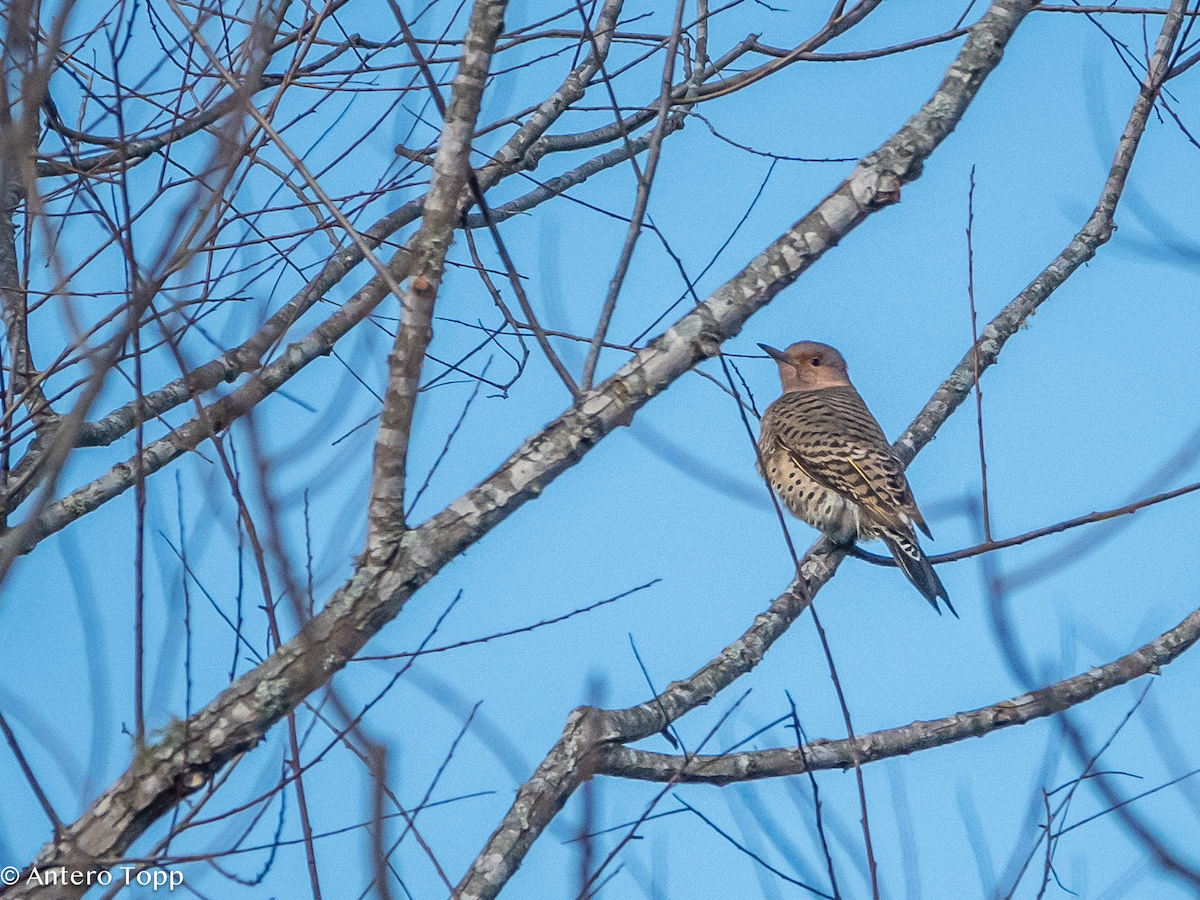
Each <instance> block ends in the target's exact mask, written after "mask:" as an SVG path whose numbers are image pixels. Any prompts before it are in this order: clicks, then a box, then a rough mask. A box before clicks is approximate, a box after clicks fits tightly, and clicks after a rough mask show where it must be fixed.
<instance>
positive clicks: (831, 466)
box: [758, 341, 958, 618]
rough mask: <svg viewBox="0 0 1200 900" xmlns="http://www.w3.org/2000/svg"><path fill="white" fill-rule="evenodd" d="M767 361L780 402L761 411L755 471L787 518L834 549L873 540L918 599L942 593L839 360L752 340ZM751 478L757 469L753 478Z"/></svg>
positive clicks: (904, 485)
mask: <svg viewBox="0 0 1200 900" xmlns="http://www.w3.org/2000/svg"><path fill="white" fill-rule="evenodd" d="M758 346H760V347H762V348H763V350H765V351H766V352H767V353H768V354H769V355H770V356H772V357H773V358H774V359H775V361H776V362H777V363H779V378H780V380H781V381H782V382H783V396H782V397H780V398H779V399H778V400H776V401H775V402H774V403H772V404H771V405H770V406H768V407H767V411H766V413H765V414H764V415H763V418H762V432H761V435H760V436H759V439H758V451H759V456H760V459H761V463H760V465H761V466H762V467H765V468H766V475H767V478H768V479H769V481H770V483H771V487H772V488H773V489H774V490H775V493H777V494H778V495H779V499H781V500H782V501H783V502H784V504H785V505H786V506H787V508H788V509H789V510H790V511H791V512H792V514H793V515H795V516H796V517H797V518H800V519H802V520H804V521H805V522H807V523H808V524H809V525H812V526H813V527H814V528H817V529H820V530H821V531H823V532H824V533H825V535H826V536H827V537H828V538H829V539H830V540H832V541H834V542H835V543H838V544H853V543H854V542H855V541H856V540H873V539H876V538H878V539H880V540H882V541H883V542H884V543H885V544H887V548H888V550H890V551H891V552H892V556H893V557H895V559H896V564H897V565H898V566H899V567H900V570H901V571H902V572H904V574H905V575H907V576H908V580H909V581H911V582H912V583H913V584H914V585H915V586H916V588H917V590H919V591H920V592H921V593H922V594H924V595H925V598H926V599H927V600H928V601H929V602H930V603H932V604H933V608H934V609H936V610H937V611H938V613H939V614H941V609H939V608H938V602H937V601H938V597H941V598H942V599H943V600H945V601H946V606H947V608H948V609H949V610H950V612H952V613H954V616H955V617H956V618H957V617H958V613H956V612H954V607H953V606H951V605H950V597H949V596H948V595H947V593H946V588H945V587H943V586H942V582H941V580H940V579H939V578H938V577H937V573H936V572H934V571H933V566H932V565H930V562H929V560H928V559H927V558H926V557H925V554H924V553H923V552H922V551H921V547H920V545H919V544H918V543H917V534H916V531H915V530H914V529H913V526H914V525H915V526H916V527H917V528H920V529H921V530H922V531H923V532H925V534H926V536H928V537H933V535H932V534H930V533H929V526H927V525H926V524H925V520H924V518H922V517H921V511H920V510H919V509H917V504H916V501H915V500H913V495H912V490H911V489H910V488H909V486H908V479H906V478H905V477H904V466H903V465H901V463H900V460H898V459H896V457H895V455H894V454H893V453H892V448H891V445H890V444H888V442H887V438H885V437H884V435H883V429H882V428H880V427H879V423H878V422H876V421H875V417H874V416H873V415H871V411H870V410H868V409H867V405H866V404H865V403H864V402H863V399H862V397H860V396H859V395H858V391H856V390H855V389H854V385H852V384H851V383H850V379H849V377H848V376H847V374H846V361H845V360H844V359H842V354H840V353H838V352H837V351H836V350H834V349H833V348H832V347H830V346H828V345H826V344H818V343H816V342H814V341H802V342H801V343H799V344H792V346H790V347H788V348H787V351H786V352H780V351H779V350H776V349H775V348H774V347H768V346H767V345H766V344H759V345H758ZM760 474H761V472H760Z"/></svg>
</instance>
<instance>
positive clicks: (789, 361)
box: [758, 341, 850, 394]
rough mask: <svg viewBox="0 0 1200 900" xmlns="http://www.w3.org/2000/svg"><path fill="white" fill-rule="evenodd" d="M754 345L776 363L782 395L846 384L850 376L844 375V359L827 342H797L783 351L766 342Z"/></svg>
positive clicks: (848, 382)
mask: <svg viewBox="0 0 1200 900" xmlns="http://www.w3.org/2000/svg"><path fill="white" fill-rule="evenodd" d="M758 346H760V347H762V348H763V350H764V351H765V352H766V353H767V355H768V356H770V357H771V358H772V359H774V360H775V362H777V363H779V380H780V381H782V382H783V392H784V393H785V394H790V393H791V392H792V391H816V390H820V389H821V388H830V387H845V386H846V385H848V384H850V378H849V377H848V376H847V375H846V360H844V359H842V354H840V353H838V352H837V351H836V350H834V349H833V348H832V347H830V346H829V345H828V344H818V343H817V342H816V341H801V342H800V343H798V344H792V346H790V347H788V348H787V350H776V349H775V348H774V347H769V346H767V345H766V344H759V345H758Z"/></svg>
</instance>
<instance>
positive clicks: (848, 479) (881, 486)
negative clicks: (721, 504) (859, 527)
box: [775, 388, 928, 534]
mask: <svg viewBox="0 0 1200 900" xmlns="http://www.w3.org/2000/svg"><path fill="white" fill-rule="evenodd" d="M784 400H786V401H788V402H787V403H786V404H783V401H784ZM779 403H781V404H783V405H782V406H781V407H780V409H779V410H778V414H777V416H778V424H777V426H776V429H775V433H776V435H777V436H778V437H777V439H778V441H779V443H780V444H781V446H782V447H783V448H784V449H785V450H786V451H787V453H788V455H789V456H790V457H791V458H792V460H793V462H795V463H796V465H797V466H799V467H800V468H801V469H803V470H804V471H805V472H806V473H807V474H808V475H809V477H811V478H812V479H813V480H814V481H817V482H818V483H820V484H822V485H824V486H825V487H827V488H829V489H831V490H833V491H836V492H837V493H838V494H841V495H842V496H844V497H846V498H848V499H850V500H853V501H854V502H855V503H857V504H858V505H859V506H861V507H862V508H863V509H864V510H865V511H866V512H867V513H869V514H870V515H871V516H872V517H873V518H875V519H876V520H877V521H878V522H880V523H882V524H887V525H891V526H901V527H904V526H907V527H909V528H911V526H912V525H916V526H917V527H919V528H921V530H922V531H925V532H926V533H927V534H928V528H927V527H926V525H925V521H924V519H923V518H922V517H921V513H920V510H918V509H917V504H916V502H915V501H914V500H913V495H912V490H911V489H910V488H909V486H908V479H907V478H905V477H904V466H902V465H901V463H900V461H899V460H898V459H896V457H895V456H894V455H893V454H892V448H891V446H890V445H889V444H888V442H887V438H885V437H884V434H883V431H882V429H880V427H879V423H878V422H876V421H875V418H874V417H873V416H872V415H871V413H870V411H869V410H868V409H867V407H866V404H865V403H863V401H862V398H861V397H860V396H859V395H858V392H857V391H855V390H854V388H826V389H824V390H820V391H806V392H797V393H792V394H788V395H786V396H785V397H784V398H781V400H780V401H779Z"/></svg>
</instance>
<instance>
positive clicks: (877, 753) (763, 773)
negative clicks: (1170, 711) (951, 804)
mask: <svg viewBox="0 0 1200 900" xmlns="http://www.w3.org/2000/svg"><path fill="white" fill-rule="evenodd" d="M1197 639H1200V609H1198V610H1196V611H1194V612H1193V613H1191V615H1189V616H1188V617H1187V618H1186V619H1184V620H1183V621H1182V622H1180V623H1179V624H1178V625H1176V626H1175V627H1174V628H1172V629H1171V630H1170V631H1167V632H1165V633H1164V634H1161V635H1159V636H1158V637H1157V638H1155V639H1154V640H1152V641H1151V642H1150V643H1148V644H1145V645H1144V646H1142V647H1139V648H1138V649H1137V650H1134V651H1133V652H1132V653H1128V654H1126V655H1125V656H1122V657H1121V658H1120V659H1116V660H1113V661H1112V662H1110V663H1106V664H1105V665H1103V666H1094V667H1092V668H1091V669H1089V670H1088V671H1086V672H1083V673H1081V674H1079V675H1075V676H1073V677H1071V678H1067V679H1064V680H1063V681H1060V682H1057V683H1056V684H1052V685H1049V686H1048V687H1044V688H1041V689H1039V690H1036V691H1031V692H1030V693H1028V694H1023V695H1021V696H1020V697H1014V698H1013V699H1011V700H1001V701H1000V702H998V703H994V704H992V705H991V706H985V707H983V708H982V709H975V710H971V711H970V712H961V713H955V714H954V715H952V716H948V717H946V718H944V719H935V720H933V721H930V722H913V723H911V724H909V725H904V726H902V727H900V728H888V729H886V730H884V731H876V732H873V733H871V734H864V735H859V736H858V738H857V739H856V741H854V742H851V741H850V740H838V741H826V740H817V741H811V742H810V743H808V744H805V745H804V746H803V747H790V748H785V749H777V750H757V751H752V752H748V753H728V754H725V755H723V756H690V757H679V756H671V755H668V754H665V753H650V752H648V751H645V750H635V749H633V748H631V747H626V746H623V745H621V744H613V743H609V744H605V745H603V746H601V747H599V748H597V750H596V754H595V757H594V759H595V766H596V772H597V773H598V774H601V775H615V776H620V777H623V778H637V779H641V780H644V781H664V782H665V781H675V782H689V783H697V784H720V785H724V784H733V783H735V782H741V781H754V780H757V779H760V778H776V777H779V776H782V775H801V774H803V773H805V772H815V771H819V770H821V769H848V768H850V767H851V766H853V765H854V754H855V752H856V751H857V753H858V758H859V760H861V761H862V762H864V763H866V762H875V761H877V760H880V759H890V758H892V757H895V756H907V755H908V754H910V753H916V752H917V751H918V750H928V749H929V748H931V747H943V746H945V745H946V744H953V743H956V742H958V741H962V740H966V739H967V738H971V737H983V736H984V735H988V734H991V733H992V732H994V731H998V730H999V729H1001V728H1009V727H1011V726H1013V725H1024V724H1026V723H1028V722H1032V721H1033V720H1035V719H1041V718H1045V717H1046V716H1052V715H1054V714H1055V713H1059V712H1062V711H1063V710H1065V709H1070V708H1071V707H1072V706H1077V705H1079V704H1080V703H1084V702H1086V701H1088V700H1090V699H1092V698H1093V697H1095V696H1097V695H1099V694H1102V693H1104V692H1105V691H1108V690H1112V689H1113V688H1115V687H1120V686H1121V685H1123V684H1128V683H1129V682H1131V681H1133V680H1135V679H1137V678H1141V677H1142V676H1143V675H1157V674H1159V669H1160V668H1161V667H1162V666H1165V665H1167V664H1168V663H1171V662H1174V661H1175V660H1176V659H1178V658H1179V657H1180V656H1181V655H1182V654H1183V652H1184V651H1185V650H1187V649H1188V648H1189V647H1191V646H1192V645H1193V644H1195V643H1196V641H1197Z"/></svg>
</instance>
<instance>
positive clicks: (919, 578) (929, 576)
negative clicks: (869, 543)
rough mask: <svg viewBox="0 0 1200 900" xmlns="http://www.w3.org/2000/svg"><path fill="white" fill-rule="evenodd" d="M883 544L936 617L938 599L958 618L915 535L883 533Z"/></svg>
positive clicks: (938, 609) (897, 531)
mask: <svg viewBox="0 0 1200 900" xmlns="http://www.w3.org/2000/svg"><path fill="white" fill-rule="evenodd" d="M880 538H882V540H883V542H884V543H885V544H887V548H888V549H889V550H890V551H892V556H893V557H894V558H895V560H896V565H898V566H899V567H900V571H902V572H903V573H904V574H905V575H907V576H908V580H909V581H911V582H912V583H913V585H914V586H915V587H916V589H917V590H918V591H920V592H921V593H922V594H924V595H925V599H926V600H928V601H929V602H930V603H932V604H933V608H934V609H936V610H937V612H938V615H939V616H940V615H941V614H942V611H941V609H940V608H939V607H938V597H941V598H942V599H943V600H945V601H946V608H947V609H948V610H950V612H951V613H952V614H953V615H954V618H956V619H957V618H958V613H957V612H955V611H954V607H953V606H952V605H951V604H950V595H949V594H947V593H946V588H945V586H944V585H943V584H942V580H941V579H940V578H938V577H937V572H935V571H933V565H932V564H931V563H930V562H929V559H928V558H927V557H926V556H925V553H924V552H923V551H922V550H921V546H920V545H919V544H918V543H917V539H916V536H915V535H912V534H905V533H903V532H902V531H899V530H896V531H885V532H884V533H883V534H881V535H880Z"/></svg>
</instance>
